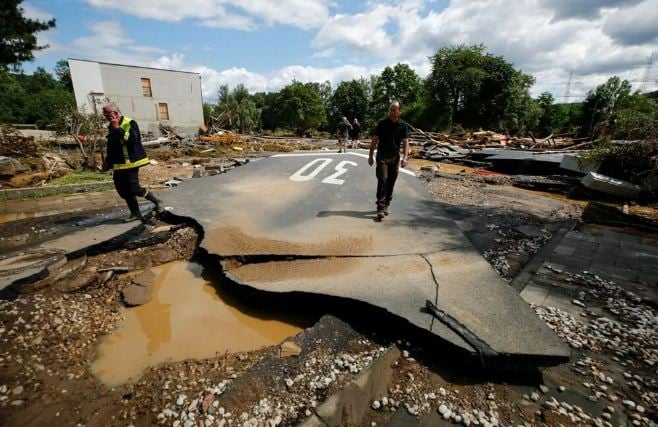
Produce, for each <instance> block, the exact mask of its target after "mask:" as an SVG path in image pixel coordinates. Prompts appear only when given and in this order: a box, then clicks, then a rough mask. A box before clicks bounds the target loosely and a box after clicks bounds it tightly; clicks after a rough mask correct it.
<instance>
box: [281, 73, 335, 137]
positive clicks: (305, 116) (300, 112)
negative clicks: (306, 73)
mask: <svg viewBox="0 0 658 427" xmlns="http://www.w3.org/2000/svg"><path fill="white" fill-rule="evenodd" d="M277 101H278V107H279V108H280V111H279V124H280V126H282V127H285V128H288V129H292V130H294V131H295V132H296V133H297V134H298V135H303V134H304V132H306V131H307V130H309V129H318V128H320V127H322V126H323V125H325V124H326V122H327V116H326V112H325V109H324V105H323V104H322V96H321V93H320V85H319V84H318V83H301V82H298V81H293V82H292V83H291V84H289V85H288V86H286V87H284V88H283V89H281V92H279V96H278V100H277Z"/></svg>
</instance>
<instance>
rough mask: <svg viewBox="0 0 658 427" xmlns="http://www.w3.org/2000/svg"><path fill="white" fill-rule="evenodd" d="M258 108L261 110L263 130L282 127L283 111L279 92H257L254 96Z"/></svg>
mask: <svg viewBox="0 0 658 427" xmlns="http://www.w3.org/2000/svg"><path fill="white" fill-rule="evenodd" d="M253 99H254V102H255V104H256V108H258V109H259V110H260V123H261V127H262V128H263V129H268V130H275V129H276V128H277V127H279V126H280V122H281V121H280V116H281V109H280V105H279V104H280V103H279V93H278V92H267V93H266V92H257V93H255V94H254V95H253Z"/></svg>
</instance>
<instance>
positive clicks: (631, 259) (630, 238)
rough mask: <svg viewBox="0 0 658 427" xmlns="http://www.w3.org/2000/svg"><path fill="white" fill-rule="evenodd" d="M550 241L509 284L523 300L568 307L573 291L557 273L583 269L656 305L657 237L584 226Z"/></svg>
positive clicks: (576, 272)
mask: <svg viewBox="0 0 658 427" xmlns="http://www.w3.org/2000/svg"><path fill="white" fill-rule="evenodd" d="M556 239H557V241H554V242H552V243H553V244H552V245H549V246H547V249H548V250H547V251H544V253H543V254H540V256H538V258H539V260H538V262H535V265H534V266H532V265H529V268H528V269H526V270H525V271H524V272H523V273H521V275H520V276H519V278H518V280H516V281H515V283H513V285H514V286H515V287H516V288H517V289H519V290H521V289H522V292H521V296H522V297H523V298H524V299H525V300H526V301H527V302H529V303H532V304H535V305H541V306H548V305H554V304H556V303H557V304H558V305H562V304H559V301H560V300H568V301H569V305H570V301H571V299H572V298H574V297H575V295H576V292H577V288H576V287H574V286H572V285H570V284H569V283H568V282H566V281H562V280H560V274H561V273H572V274H582V273H583V272H585V271H587V272H589V273H591V274H595V275H599V276H600V277H602V278H604V279H606V280H612V281H614V282H615V283H616V284H617V285H619V286H620V287H622V288H623V289H625V290H627V291H630V292H633V293H635V294H636V295H638V296H640V297H642V298H643V299H644V300H646V301H658V236H656V235H651V234H644V235H642V234H638V233H637V232H636V231H635V232H631V231H625V230H624V229H622V228H616V227H606V226H599V225H587V224H585V225H581V226H579V227H578V228H577V229H573V230H571V231H568V232H567V233H566V234H563V235H562V236H559V235H558V236H556Z"/></svg>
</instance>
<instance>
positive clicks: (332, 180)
mask: <svg viewBox="0 0 658 427" xmlns="http://www.w3.org/2000/svg"><path fill="white" fill-rule="evenodd" d="M332 161H333V159H315V160H313V161H311V162H309V163H307V164H305V165H304V166H302V167H301V168H300V169H299V170H298V171H297V172H295V173H293V174H292V175H290V180H291V181H297V182H301V181H310V180H312V179H313V178H315V177H316V176H317V175H318V174H319V173H320V171H321V170H322V169H324V168H325V167H326V166H327V165H328V164H329V163H331V162H332ZM316 164H317V166H316V167H315V169H313V170H312V171H310V172H308V173H307V171H308V170H309V169H311V168H312V167H313V166H314V165H316ZM347 165H352V166H356V165H357V164H356V163H355V162H350V161H349V160H343V161H342V162H340V163H338V164H337V165H336V172H334V173H332V174H331V175H329V176H328V177H326V178H325V179H323V180H322V181H321V182H322V183H323V184H335V185H343V183H344V182H345V180H344V179H337V178H338V177H339V176H341V175H342V174H344V173H345V172H347V169H346V168H345V166H347Z"/></svg>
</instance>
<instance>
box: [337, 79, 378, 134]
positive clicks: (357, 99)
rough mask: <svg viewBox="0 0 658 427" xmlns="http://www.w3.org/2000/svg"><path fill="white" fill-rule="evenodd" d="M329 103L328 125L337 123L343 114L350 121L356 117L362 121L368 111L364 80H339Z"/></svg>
mask: <svg viewBox="0 0 658 427" xmlns="http://www.w3.org/2000/svg"><path fill="white" fill-rule="evenodd" d="M330 105H331V108H330V111H331V115H330V117H329V120H330V122H329V125H330V126H334V125H335V124H336V123H338V121H339V120H340V119H341V117H343V116H346V117H347V118H348V119H349V120H350V122H352V120H354V119H355V118H357V119H359V121H360V122H361V123H364V122H365V117H366V114H367V113H368V85H367V83H366V82H365V80H350V81H343V82H340V83H339V84H338V86H337V87H336V90H335V91H334V93H333V95H332V96H331V102H330ZM332 130H333V129H332Z"/></svg>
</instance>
